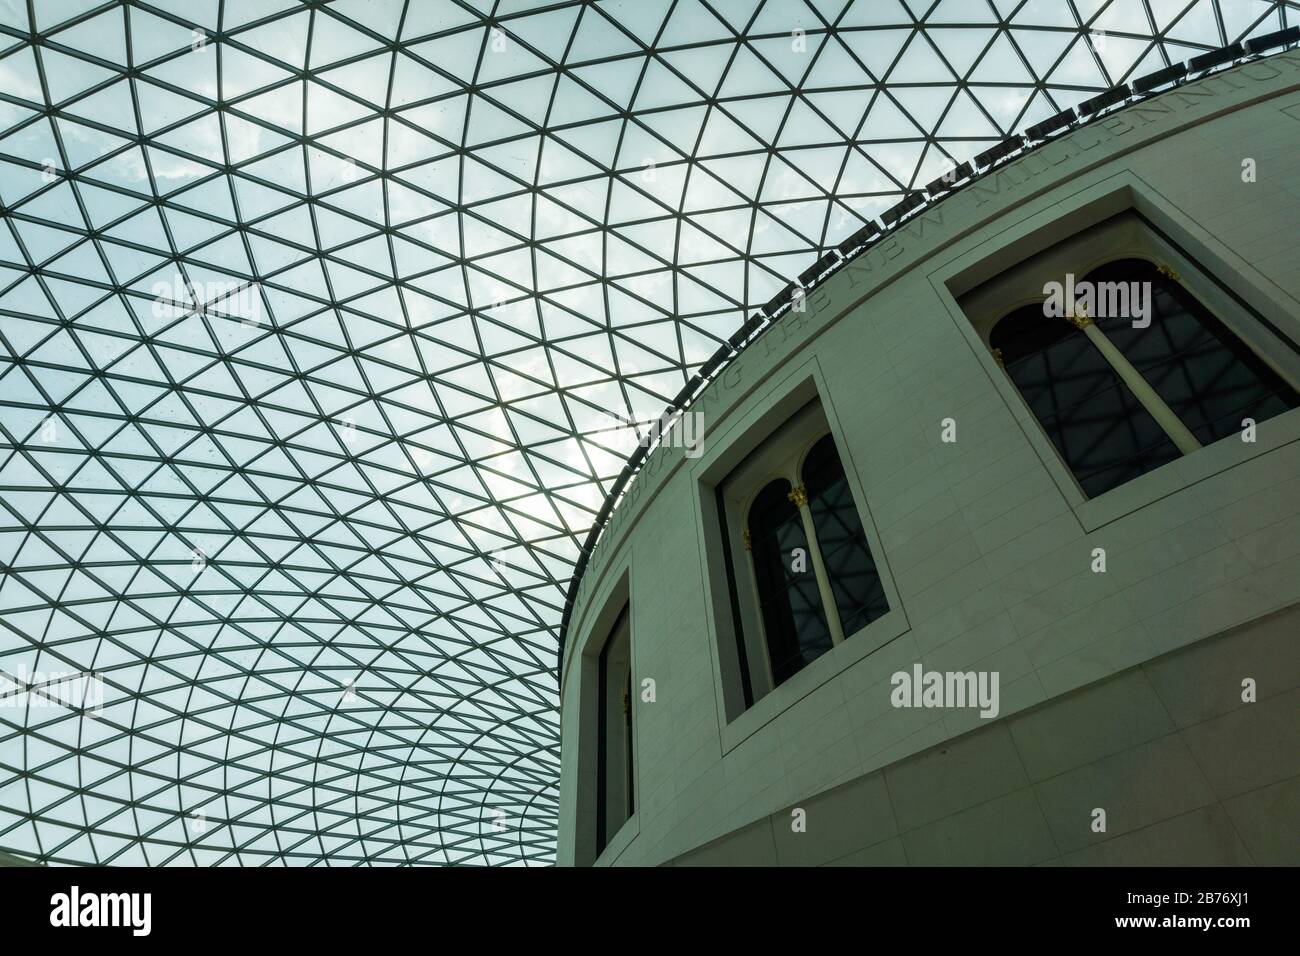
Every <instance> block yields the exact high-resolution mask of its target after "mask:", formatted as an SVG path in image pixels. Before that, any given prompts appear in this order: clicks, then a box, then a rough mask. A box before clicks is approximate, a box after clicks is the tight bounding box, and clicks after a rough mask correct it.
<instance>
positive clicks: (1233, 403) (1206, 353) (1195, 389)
mask: <svg viewBox="0 0 1300 956" xmlns="http://www.w3.org/2000/svg"><path fill="white" fill-rule="evenodd" d="M1086 281H1087V282H1088V283H1089V284H1090V285H1091V286H1092V287H1094V288H1101V287H1102V286H1101V284H1102V283H1115V284H1122V286H1123V287H1127V288H1129V289H1133V288H1142V289H1148V290H1150V295H1149V297H1147V301H1148V302H1149V306H1150V310H1149V316H1148V318H1149V319H1150V325H1149V326H1146V327H1142V326H1141V325H1140V326H1138V327H1135V326H1134V324H1133V322H1132V320H1131V317H1129V316H1126V315H1118V316H1115V315H1103V314H1102V312H1101V311H1100V310H1099V311H1098V315H1097V325H1098V326H1099V327H1100V328H1101V330H1102V331H1103V332H1104V333H1105V334H1106V336H1107V337H1108V338H1109V339H1110V340H1111V341H1112V342H1114V343H1115V346H1116V347H1117V348H1118V349H1119V350H1120V352H1122V353H1123V355H1124V357H1125V358H1126V359H1128V361H1129V362H1131V363H1132V365H1133V367H1134V368H1135V369H1137V371H1138V372H1139V374H1141V376H1142V377H1143V378H1144V379H1146V381H1147V382H1149V383H1150V385H1151V387H1152V388H1153V389H1154V390H1155V391H1156V393H1157V394H1158V395H1159V396H1160V398H1161V399H1163V400H1164V402H1165V404H1167V405H1168V406H1169V408H1170V410H1171V411H1172V412H1173V413H1174V414H1175V415H1176V416H1178V418H1179V420H1181V421H1182V423H1183V424H1184V425H1186V426H1187V428H1188V430H1189V431H1190V432H1191V433H1192V435H1193V436H1195V438H1196V440H1197V441H1198V442H1200V444H1202V445H1208V444H1210V443H1211V442H1215V441H1218V440H1219V439H1220V438H1225V437H1227V436H1228V435H1233V434H1238V433H1240V430H1241V423H1242V420H1243V419H1245V418H1252V419H1254V420H1255V421H1257V422H1261V421H1264V420H1265V419H1268V418H1272V417H1273V416H1274V415H1280V414H1281V413H1282V412H1285V411H1287V410H1289V409H1292V408H1295V407H1296V404H1297V396H1296V393H1295V391H1294V390H1293V389H1292V388H1291V387H1290V386H1288V385H1287V384H1286V382H1285V381H1283V380H1282V377H1281V376H1279V375H1278V374H1277V372H1275V371H1273V369H1271V368H1269V367H1268V365H1266V364H1265V363H1264V362H1263V360H1261V359H1260V357H1259V356H1258V355H1256V354H1255V353H1254V352H1252V351H1251V350H1250V349H1249V348H1248V347H1247V346H1246V344H1245V343H1244V342H1242V341H1241V339H1239V338H1238V337H1237V336H1236V335H1234V334H1233V333H1232V332H1230V331H1229V330H1228V328H1227V327H1226V326H1225V325H1224V324H1223V323H1222V322H1220V321H1219V319H1218V318H1216V317H1215V316H1214V315H1213V314H1212V313H1211V312H1210V311H1209V309H1207V308H1206V307H1205V306H1204V305H1202V304H1201V301H1200V300H1199V299H1197V298H1196V297H1195V296H1194V295H1192V294H1191V293H1190V292H1188V291H1187V290H1186V289H1185V288H1183V286H1182V283H1180V282H1178V281H1177V280H1176V279H1175V278H1174V277H1173V276H1172V275H1168V274H1167V272H1161V271H1160V269H1159V268H1158V267H1157V266H1156V265H1154V264H1153V263H1151V262H1148V261H1147V260H1145V259H1119V260H1116V261H1114V262H1108V263H1106V264H1105V265H1104V266H1101V267H1100V268H1098V269H1095V270H1093V271H1092V272H1091V273H1090V274H1089V275H1088V277H1087V279H1086ZM1144 323H1145V319H1144V320H1143V324H1144Z"/></svg>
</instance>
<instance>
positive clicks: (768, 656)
mask: <svg viewBox="0 0 1300 956" xmlns="http://www.w3.org/2000/svg"><path fill="white" fill-rule="evenodd" d="M828 436H829V437H830V438H831V441H832V442H833V441H834V440H835V439H834V436H833V434H832V432H831V430H830V429H829V428H826V427H823V428H820V429H818V430H816V431H814V432H811V433H810V434H809V435H808V436H807V437H805V438H803V440H802V441H801V442H800V443H799V445H798V446H797V451H796V452H795V453H794V454H791V455H789V456H788V457H786V458H785V460H784V461H783V462H782V464H781V465H780V466H779V467H778V468H775V469H773V470H770V471H769V472H767V473H766V474H765V476H764V477H763V478H762V479H761V480H759V481H757V482H756V483H755V484H756V486H755V487H754V489H753V490H752V491H751V493H750V494H749V495H748V496H747V498H746V499H745V501H744V504H743V507H742V509H741V513H742V515H743V526H742V536H743V539H744V545H745V552H746V555H747V558H748V567H747V570H748V573H747V575H746V578H747V580H748V582H749V588H750V592H751V595H752V600H753V601H754V603H755V606H756V607H758V608H759V609H760V613H759V614H758V615H757V617H758V621H757V623H758V627H759V632H760V635H761V644H762V647H763V648H764V650H765V654H764V665H765V667H766V675H767V678H768V681H769V686H775V685H776V680H775V675H774V673H773V661H772V638H771V635H769V634H768V633H767V627H766V624H765V622H764V620H763V614H762V613H761V608H762V606H763V604H762V602H763V595H762V593H761V592H762V588H761V585H760V582H759V575H758V571H757V568H756V565H755V560H754V554H753V551H752V541H751V536H750V526H751V520H752V516H753V508H754V505H755V503H756V502H757V501H758V500H759V499H760V498H761V497H762V496H763V495H764V493H765V492H767V490H768V489H769V488H771V486H772V485H773V484H774V483H776V482H782V483H784V484H786V485H787V486H788V488H789V490H788V492H787V497H788V498H789V500H790V501H791V503H793V504H794V505H795V507H796V508H797V509H798V512H799V516H800V520H801V522H802V524H803V532H804V539H805V540H806V542H807V545H808V559H809V564H810V567H811V570H812V571H813V574H814V576H815V579H816V583H817V591H818V594H819V596H820V599H821V610H822V614H823V615H824V618H825V622H826V625H827V629H828V631H829V632H830V637H831V646H832V647H835V646H838V645H839V644H842V643H843V642H844V641H845V640H846V639H848V638H849V637H852V636H853V635H852V634H846V633H845V632H844V627H843V621H842V620H841V618H840V612H839V607H838V603H837V601H836V598H835V593H834V588H833V585H832V581H831V577H830V574H829V572H828V570H827V566H826V560H825V555H824V553H823V544H822V542H821V541H820V539H819V537H818V534H817V528H816V522H815V520H814V518H813V514H812V511H811V509H810V507H809V499H808V491H807V487H806V484H805V482H804V469H805V465H806V464H807V461H808V458H809V456H810V455H811V453H812V451H813V449H815V448H816V447H817V445H818V444H820V443H821V441H822V440H823V439H825V438H827V437H828ZM836 450H837V452H838V445H837V446H836ZM854 507H855V508H856V507H857V502H856V501H855V502H854ZM859 517H860V514H859ZM782 560H788V556H785V555H783V556H782ZM877 573H878V572H877ZM867 626H869V625H867ZM855 633H856V632H855Z"/></svg>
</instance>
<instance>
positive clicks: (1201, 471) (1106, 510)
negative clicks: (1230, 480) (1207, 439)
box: [1074, 408, 1300, 532]
mask: <svg viewBox="0 0 1300 956" xmlns="http://www.w3.org/2000/svg"><path fill="white" fill-rule="evenodd" d="M1297 440H1300V408H1293V409H1291V411H1289V412H1284V413H1283V414H1281V415H1278V416H1277V417H1275V418H1270V419H1268V420H1267V421H1264V422H1260V423H1259V425H1258V426H1257V427H1256V441H1254V442H1249V443H1248V442H1243V441H1242V440H1241V436H1240V435H1229V436H1228V437H1227V438H1221V439H1219V440H1218V441H1216V442H1215V443H1214V444H1212V445H1206V446H1205V447H1204V448H1200V449H1198V450H1196V451H1194V452H1192V453H1191V454H1188V455H1183V456H1181V457H1180V458H1178V459H1176V460H1175V461H1171V462H1170V463H1169V464H1167V465H1162V466H1161V467H1159V468H1157V469H1155V470H1154V471H1150V472H1148V473H1147V474H1145V475H1142V476H1141V477H1140V478H1134V479H1133V480H1132V481H1129V482H1126V483H1124V484H1122V485H1120V486H1119V487H1117V488H1113V489H1111V490H1110V491H1108V492H1106V493H1105V494H1104V495H1101V496H1099V497H1097V498H1092V499H1090V500H1086V501H1083V502H1081V503H1079V504H1076V505H1074V513H1075V515H1076V516H1077V517H1078V519H1079V523H1080V524H1082V525H1083V529H1084V530H1085V531H1089V532H1091V531H1096V530H1097V529H1098V528H1102V527H1104V526H1105V525H1108V524H1110V523H1111V522H1112V521H1118V520H1119V519H1120V518H1123V517H1124V516H1125V515H1128V514H1132V513H1133V512H1134V511H1138V510H1139V509H1141V508H1145V507H1146V506H1147V505H1149V504H1152V503H1154V502H1156V501H1159V500H1160V499H1161V498H1164V497H1166V496H1168V495H1171V494H1174V493H1175V492H1178V491H1182V490H1183V489H1184V488H1188V487H1190V486H1191V485H1194V484H1196V483H1197V482H1199V481H1204V480H1205V479H1206V478H1209V477H1212V476H1213V475H1217V474H1219V473H1220V472H1224V471H1227V470H1228V469H1229V468H1234V467H1236V466H1237V465H1240V464H1243V463H1244V462H1247V461H1250V460H1251V459H1252V458H1258V457H1259V456H1260V455H1266V454H1268V453H1269V452H1271V451H1273V450H1275V449H1277V448H1281V447H1282V446H1284V445H1288V444H1290V443H1291V442H1293V441H1297Z"/></svg>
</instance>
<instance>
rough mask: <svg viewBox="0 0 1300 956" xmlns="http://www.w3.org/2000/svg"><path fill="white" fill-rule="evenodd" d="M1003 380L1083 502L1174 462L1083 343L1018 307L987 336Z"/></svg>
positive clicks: (1128, 395) (1164, 440) (1064, 324)
mask: <svg viewBox="0 0 1300 956" xmlns="http://www.w3.org/2000/svg"><path fill="white" fill-rule="evenodd" d="M989 344H990V345H991V346H992V347H993V348H995V349H999V350H1001V353H1002V362H1003V365H1004V367H1005V368H1006V371H1007V375H1008V376H1009V377H1010V378H1011V380H1012V381H1013V382H1014V383H1015V385H1016V388H1017V389H1019V390H1020V394H1021V395H1022V396H1023V397H1024V399H1025V403H1026V404H1028V406H1029V408H1030V409H1031V410H1032V411H1033V413H1034V416H1035V417H1036V418H1037V419H1038V421H1039V423H1040V424H1041V425H1042V426H1043V430H1044V431H1045V432H1047V435H1048V437H1049V438H1050V439H1051V440H1052V444H1053V445H1055V446H1056V450H1057V451H1058V452H1060V454H1061V458H1062V459H1064V461H1065V463H1066V465H1067V466H1068V467H1069V469H1070V471H1071V472H1072V473H1073V474H1074V477H1075V480H1077V481H1078V482H1079V485H1080V487H1081V488H1083V491H1084V493H1085V494H1087V495H1088V496H1089V497H1095V496H1097V495H1100V494H1102V493H1103V492H1106V491H1109V490H1110V489H1111V488H1114V487H1115V486H1117V485H1121V484H1123V483H1124V482H1126V481H1129V480H1131V479H1133V478H1136V477H1138V476H1139V475H1142V474H1145V473H1146V472H1148V471H1151V470H1152V469H1154V468H1158V467H1160V466H1161V465H1163V464H1166V463H1168V462H1170V461H1173V460H1174V459H1175V458H1177V457H1178V454H1179V452H1178V447H1177V446H1176V445H1175V444H1174V443H1173V442H1172V441H1171V440H1170V438H1169V436H1168V435H1166V434H1165V432H1164V430H1163V429H1161V427H1160V426H1159V425H1157V424H1156V421H1155V419H1154V418H1152V417H1151V414H1150V413H1149V412H1148V411H1147V410H1146V409H1145V408H1143V407H1142V405H1141V403H1139V402H1138V400H1137V399H1136V398H1135V397H1134V396H1133V393H1132V392H1130V391H1129V389H1128V387H1127V386H1126V385H1125V384H1124V383H1123V382H1122V381H1121V380H1120V377H1119V375H1118V374H1117V373H1116V372H1115V370H1114V369H1112V368H1111V367H1110V364H1109V363H1108V362H1107V361H1106V360H1105V359H1104V358H1103V357H1102V354H1101V352H1099V351H1098V350H1097V348H1096V347H1095V346H1094V345H1093V344H1092V343H1091V342H1090V341H1089V340H1088V336H1087V335H1085V334H1084V333H1083V332H1082V331H1081V330H1079V329H1077V328H1075V327H1074V326H1073V325H1071V324H1070V322H1069V321H1068V320H1066V319H1063V318H1051V317H1048V316H1046V315H1044V314H1043V307H1042V305H1030V306H1025V307H1024V308H1022V309H1017V310H1016V311H1015V312H1012V313H1011V314H1010V315H1008V316H1006V317H1005V318H1004V319H1002V320H1001V321H1000V322H998V324H997V325H996V326H995V327H994V328H993V333H992V335H991V336H990V337H989Z"/></svg>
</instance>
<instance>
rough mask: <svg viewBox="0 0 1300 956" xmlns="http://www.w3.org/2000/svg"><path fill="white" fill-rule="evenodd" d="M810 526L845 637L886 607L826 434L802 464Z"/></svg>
mask: <svg viewBox="0 0 1300 956" xmlns="http://www.w3.org/2000/svg"><path fill="white" fill-rule="evenodd" d="M803 481H804V487H805V489H807V492H808V507H809V509H810V510H811V511H812V516H813V531H814V533H815V534H816V535H817V545H818V547H819V548H820V549H821V553H822V560H823V562H824V563H825V565H826V574H827V577H829V578H830V583H831V592H832V593H833V594H834V596H835V607H836V610H837V611H839V615H840V626H841V628H842V629H843V631H844V636H845V637H846V638H847V637H851V636H852V635H853V634H855V633H856V632H857V631H859V630H860V629H861V628H864V627H866V626H867V625H868V624H870V623H871V622H872V621H874V620H875V619H876V618H878V617H880V616H881V615H883V614H885V613H886V612H887V611H888V610H889V601H888V599H887V598H886V597H885V589H884V588H883V587H882V586H881V584H880V574H879V572H877V571H876V561H875V559H874V558H873V557H872V556H871V548H870V547H869V546H868V545H867V535H866V532H864V531H863V530H862V520H861V519H860V518H859V517H858V509H857V507H856V506H855V505H854V503H853V493H852V492H851V491H850V490H849V483H848V481H847V480H846V479H845V477H844V465H843V464H841V462H840V456H839V453H838V452H837V451H836V449H835V441H834V439H833V438H832V437H831V436H830V435H827V436H826V437H825V438H823V439H822V440H821V441H819V442H818V443H817V444H816V445H814V446H813V450H812V451H811V452H809V453H808V458H807V460H806V461H805V462H804V466H803Z"/></svg>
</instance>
